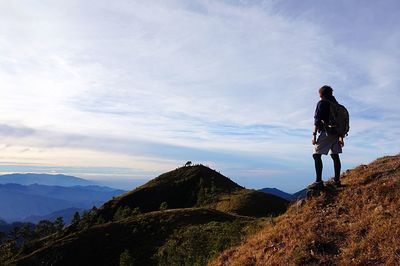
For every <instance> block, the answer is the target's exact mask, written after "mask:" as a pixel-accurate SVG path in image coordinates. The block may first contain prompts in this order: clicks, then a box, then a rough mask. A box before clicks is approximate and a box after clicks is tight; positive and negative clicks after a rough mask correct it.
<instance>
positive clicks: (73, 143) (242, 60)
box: [0, 0, 400, 193]
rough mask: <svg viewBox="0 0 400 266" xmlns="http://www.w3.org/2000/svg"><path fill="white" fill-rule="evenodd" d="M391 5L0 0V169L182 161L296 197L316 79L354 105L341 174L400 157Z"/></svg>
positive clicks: (121, 174)
mask: <svg viewBox="0 0 400 266" xmlns="http://www.w3.org/2000/svg"><path fill="white" fill-rule="evenodd" d="M399 8H400V3H399V2H398V1H395V0H387V1H380V2H376V1H344V0H342V1H324V2H315V1H301V2H299V1H279V0H270V1H256V2H246V1H179V0H172V1H165V2H161V1H146V2H139V1H123V0H119V1H115V2H113V3H106V2H99V1H93V0H90V1H84V2H82V1H77V0H73V1H57V3H55V2H52V1H42V2H39V3H38V2H36V1H30V0H26V1H18V2H9V1H3V2H0V14H1V21H2V23H1V24H2V26H1V27H0V36H2V38H1V41H0V49H1V51H2V57H1V58H0V66H1V71H0V83H1V84H2V86H1V88H0V92H1V93H2V95H3V97H0V136H1V139H2V141H0V151H1V152H0V155H1V156H0V174H2V173H8V172H37V171H42V172H43V173H48V174H66V175H72V176H77V177H81V178H84V179H87V180H101V181H103V182H107V183H108V184H110V185H109V186H112V184H115V185H117V186H119V185H121V186H122V185H124V186H125V185H128V184H129V183H130V182H132V183H134V182H137V181H139V180H150V178H154V177H156V176H158V175H160V174H161V173H164V172H166V171H170V170H173V169H175V168H176V167H178V166H181V165H183V164H184V163H185V162H186V161H189V160H190V161H192V162H193V163H202V164H204V165H208V166H210V168H212V169H215V170H217V171H219V172H221V173H222V174H223V175H225V176H227V177H229V178H230V179H232V180H233V181H235V182H237V183H238V184H240V185H242V186H245V187H247V188H256V189H259V188H264V187H271V188H278V189H280V190H282V191H285V192H288V193H294V192H297V191H299V190H300V189H303V188H304V187H306V186H307V184H309V183H311V182H313V181H314V176H315V175H314V166H313V163H314V162H313V159H312V145H311V131H312V127H313V115H314V110H315V106H316V104H317V102H318V100H319V95H318V89H319V88H320V87H321V86H322V85H325V84H327V85H330V86H332V87H333V89H334V96H335V97H336V98H337V100H338V101H339V102H340V103H342V104H344V105H345V106H346V107H347V108H348V110H349V111H350V132H349V136H348V137H347V138H346V139H345V147H344V153H343V154H342V156H341V157H342V171H345V170H346V169H349V168H353V167H355V166H357V165H359V164H367V163H369V162H371V161H373V160H375V159H376V158H378V157H382V156H385V155H395V154H398V153H399V152H400V150H399V149H398V147H400V140H399V138H398V136H399V135H400V125H399V123H398V121H399V119H400V106H399V105H398V103H399V102H400V94H399V90H398V87H399V85H400V79H399V78H398V73H399V64H398V62H399V61H400V53H399V52H398V47H399V44H400V34H399V33H398V29H397V25H398V24H399V22H400V18H399V17H398V14H397V13H398V10H399ZM330 176H333V169H332V163H331V159H330V158H329V157H328V156H324V174H323V178H324V180H326V179H327V178H328V177H330Z"/></svg>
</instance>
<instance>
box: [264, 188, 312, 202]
mask: <svg viewBox="0 0 400 266" xmlns="http://www.w3.org/2000/svg"><path fill="white" fill-rule="evenodd" d="M259 191H262V192H264V193H269V194H272V195H275V196H278V197H281V198H283V199H285V200H288V201H295V200H299V199H302V198H304V197H305V196H306V192H307V189H302V190H300V191H298V192H296V193H293V194H290V193H287V192H284V191H282V190H279V189H277V188H262V189H259Z"/></svg>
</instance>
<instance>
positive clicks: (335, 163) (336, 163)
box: [331, 154, 342, 182]
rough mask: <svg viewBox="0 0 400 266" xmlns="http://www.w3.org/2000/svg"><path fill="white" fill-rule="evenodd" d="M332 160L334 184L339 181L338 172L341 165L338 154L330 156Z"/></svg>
mask: <svg viewBox="0 0 400 266" xmlns="http://www.w3.org/2000/svg"><path fill="white" fill-rule="evenodd" d="M331 157H332V160H333V166H334V168H335V182H339V181H340V171H341V167H342V164H341V163H340V157H339V154H331Z"/></svg>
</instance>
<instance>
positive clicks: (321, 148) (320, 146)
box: [314, 131, 342, 155]
mask: <svg viewBox="0 0 400 266" xmlns="http://www.w3.org/2000/svg"><path fill="white" fill-rule="evenodd" d="M328 152H330V154H338V153H342V146H340V144H339V137H338V136H329V135H328V134H327V133H326V131H322V132H321V134H319V136H318V139H317V143H316V144H315V145H314V154H325V155H327V154H328Z"/></svg>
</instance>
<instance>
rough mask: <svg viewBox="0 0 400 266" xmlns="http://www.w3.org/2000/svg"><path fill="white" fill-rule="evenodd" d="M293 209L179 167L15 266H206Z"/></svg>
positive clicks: (202, 170)
mask: <svg viewBox="0 0 400 266" xmlns="http://www.w3.org/2000/svg"><path fill="white" fill-rule="evenodd" d="M287 205H288V202H287V201H286V200H284V199H282V198H280V197H277V196H274V195H270V194H267V193H263V192H260V191H256V190H249V189H245V188H243V187H241V186H240V185H238V184H236V183H235V182H233V181H232V180H230V179H229V178H227V177H225V176H223V175H222V174H220V173H218V172H217V171H215V170H212V169H210V168H208V167H205V166H203V165H195V166H189V167H181V168H178V169H175V170H173V171H170V172H167V173H165V174H162V175H160V176H158V177H156V178H154V179H153V180H151V181H149V182H148V183H146V184H144V185H142V186H140V187H138V188H136V189H134V190H132V191H129V192H126V193H124V194H122V195H120V196H118V197H115V198H113V199H111V200H110V201H108V202H106V203H105V204H104V205H103V206H101V207H100V208H99V209H97V210H92V211H91V212H89V213H87V214H86V215H84V216H83V218H82V220H81V221H80V222H79V223H76V224H72V225H71V226H69V227H67V228H66V229H64V231H63V233H62V234H59V235H55V236H54V237H50V238H47V241H48V242H44V241H43V240H39V241H37V242H35V243H32V244H30V245H29V246H30V247H32V248H26V249H25V250H23V251H22V252H21V253H19V255H18V257H17V258H16V260H15V261H14V263H15V264H16V265H37V264H38V263H40V262H42V261H46V263H48V264H49V265H50V264H51V265H118V264H119V262H120V260H122V258H123V259H124V260H129V261H130V262H132V263H134V264H135V265H204V264H205V263H206V262H207V261H209V260H210V259H212V258H213V257H214V256H215V255H216V254H218V253H220V252H221V251H222V250H224V249H226V248H228V247H230V246H233V245H237V244H239V243H240V241H241V240H242V238H243V237H244V236H245V235H247V234H248V233H249V232H251V231H253V230H255V228H257V226H258V224H259V222H260V219H258V218H257V217H271V216H274V215H278V214H281V213H283V212H284V211H285V210H286V209H287ZM269 219H271V218H267V220H269Z"/></svg>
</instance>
